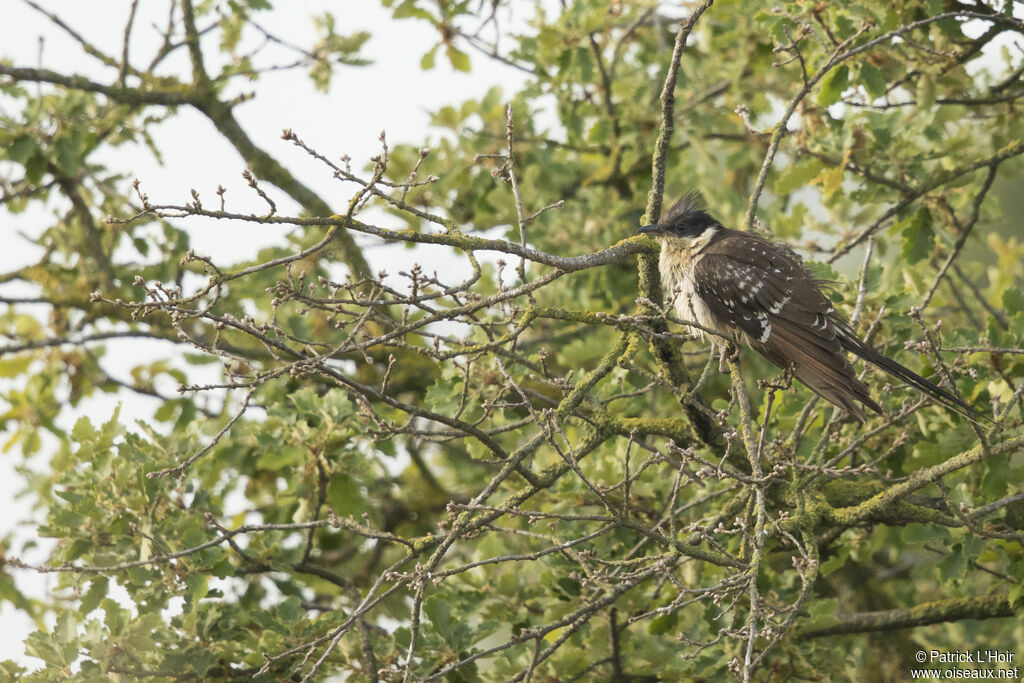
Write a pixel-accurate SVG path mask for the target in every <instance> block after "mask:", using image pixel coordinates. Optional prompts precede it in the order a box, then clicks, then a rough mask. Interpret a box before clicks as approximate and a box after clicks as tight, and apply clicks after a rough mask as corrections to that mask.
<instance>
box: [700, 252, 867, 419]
mask: <svg viewBox="0 0 1024 683" xmlns="http://www.w3.org/2000/svg"><path fill="white" fill-rule="evenodd" d="M694 282H695V288H696V290H697V294H698V295H699V296H700V297H701V299H702V300H703V301H704V303H705V305H706V306H707V307H708V309H709V310H710V312H711V313H712V315H714V316H716V317H717V318H719V319H720V320H721V321H722V322H724V323H727V324H729V325H732V326H735V327H737V328H739V329H740V330H742V331H743V333H744V334H745V335H746V337H747V341H748V342H749V343H750V345H751V347H752V348H754V349H755V350H757V351H759V352H760V353H761V354H762V355H764V356H765V357H766V358H768V360H770V361H772V362H773V363H775V364H776V365H778V366H779V367H781V368H784V369H785V368H790V367H792V368H793V371H794V376H795V377H796V378H797V379H798V380H800V381H801V382H803V383H804V384H805V385H807V387H808V388H810V389H811V390H812V391H814V392H815V393H817V394H819V395H821V396H822V397H823V398H825V399H827V400H829V401H831V402H833V403H835V404H837V405H840V406H842V407H844V408H846V409H847V410H849V411H850V412H851V413H852V414H854V415H856V416H858V417H862V416H863V412H862V411H861V410H860V408H859V406H858V405H857V402H860V403H863V404H864V405H866V406H868V407H869V408H871V409H872V410H874V411H876V412H881V408H880V407H879V406H878V404H877V403H875V402H874V401H873V400H872V399H871V396H870V395H869V394H868V390H867V387H866V386H865V385H864V383H863V382H861V381H860V380H858V379H857V377H856V375H855V374H854V371H853V366H852V365H851V364H850V363H849V361H847V360H846V356H845V354H844V353H843V345H842V343H841V340H840V338H839V335H840V334H841V332H840V329H839V328H838V327H837V325H836V323H835V322H834V321H833V316H834V315H835V308H834V307H833V306H832V302H831V301H829V299H828V297H826V296H825V295H824V294H823V293H822V292H821V289H820V287H819V282H818V281H817V280H816V279H815V278H813V277H812V276H811V275H810V274H809V273H808V272H807V270H806V269H805V268H804V267H803V265H802V264H801V263H800V262H799V261H798V260H797V259H796V257H794V256H793V255H792V254H791V253H789V252H788V251H787V250H785V249H783V248H780V247H777V246H776V245H773V244H771V243H770V242H767V241H765V240H762V239H760V238H757V237H756V236H754V235H750V234H743V235H730V234H727V235H725V236H724V237H723V238H722V239H719V240H717V241H715V242H714V243H712V244H710V245H709V246H708V247H707V248H706V249H705V250H704V251H703V253H702V257H701V258H700V259H699V260H698V261H697V263H696V264H695V265H694Z"/></svg>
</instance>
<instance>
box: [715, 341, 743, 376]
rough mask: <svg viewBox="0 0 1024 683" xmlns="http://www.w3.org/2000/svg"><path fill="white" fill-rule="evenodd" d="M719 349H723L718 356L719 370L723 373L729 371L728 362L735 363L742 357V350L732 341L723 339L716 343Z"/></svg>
mask: <svg viewBox="0 0 1024 683" xmlns="http://www.w3.org/2000/svg"><path fill="white" fill-rule="evenodd" d="M716 345H717V346H718V348H719V349H721V356H719V358H718V371H719V372H721V373H726V372H729V367H728V365H727V363H726V361H728V362H729V363H735V362H736V361H738V360H739V359H740V350H739V349H738V348H736V346H734V345H733V344H732V343H731V342H726V341H723V342H721V343H716Z"/></svg>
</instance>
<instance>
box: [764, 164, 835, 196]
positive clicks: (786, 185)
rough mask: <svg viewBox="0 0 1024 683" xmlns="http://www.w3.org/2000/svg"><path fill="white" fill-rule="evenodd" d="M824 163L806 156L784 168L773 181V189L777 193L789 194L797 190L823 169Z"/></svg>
mask: <svg viewBox="0 0 1024 683" xmlns="http://www.w3.org/2000/svg"><path fill="white" fill-rule="evenodd" d="M824 168H825V165H824V164H823V163H822V162H820V161H818V160H817V159H814V158H811V157H808V158H805V159H801V160H800V161H798V162H796V163H795V164H792V165H791V166H789V167H788V168H786V170H784V171H783V172H782V173H781V174H780V175H779V177H778V180H776V181H775V183H774V186H775V191H776V192H777V193H779V194H789V193H790V192H792V191H793V190H799V189H800V188H802V187H804V186H805V185H807V184H808V183H809V182H810V180H811V178H813V177H814V176H816V175H818V174H819V173H821V172H822V170H824Z"/></svg>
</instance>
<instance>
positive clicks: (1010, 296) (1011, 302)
mask: <svg viewBox="0 0 1024 683" xmlns="http://www.w3.org/2000/svg"><path fill="white" fill-rule="evenodd" d="M1003 307H1004V308H1005V309H1006V312H1007V313H1009V314H1010V315H1016V314H1017V313H1020V312H1021V311H1024V293H1022V292H1021V291H1020V290H1019V289H1017V288H1016V287H1011V288H1009V289H1006V290H1004V291H1003Z"/></svg>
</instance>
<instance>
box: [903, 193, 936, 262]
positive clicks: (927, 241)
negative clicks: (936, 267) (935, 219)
mask: <svg viewBox="0 0 1024 683" xmlns="http://www.w3.org/2000/svg"><path fill="white" fill-rule="evenodd" d="M893 231H894V232H899V233H900V236H902V237H903V258H904V260H905V261H906V262H907V263H908V264H910V265H913V264H915V263H917V262H918V261H921V260H923V259H925V258H927V257H928V256H929V255H930V254H931V253H932V248H933V247H934V244H935V231H934V230H933V229H932V214H931V212H930V211H929V210H928V209H926V208H925V207H923V206H922V207H921V208H919V209H918V210H917V211H916V212H915V213H914V215H913V216H911V217H910V218H906V219H904V220H902V221H900V222H898V223H897V224H896V225H894V226H893Z"/></svg>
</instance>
